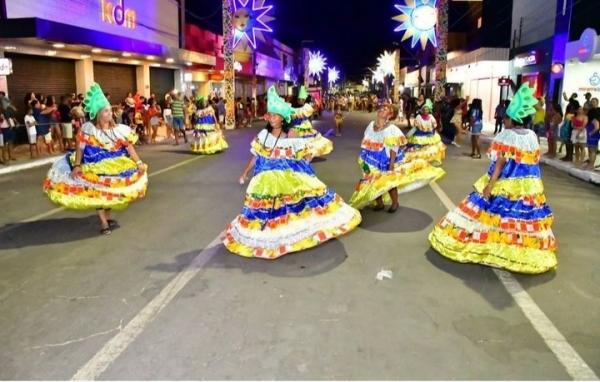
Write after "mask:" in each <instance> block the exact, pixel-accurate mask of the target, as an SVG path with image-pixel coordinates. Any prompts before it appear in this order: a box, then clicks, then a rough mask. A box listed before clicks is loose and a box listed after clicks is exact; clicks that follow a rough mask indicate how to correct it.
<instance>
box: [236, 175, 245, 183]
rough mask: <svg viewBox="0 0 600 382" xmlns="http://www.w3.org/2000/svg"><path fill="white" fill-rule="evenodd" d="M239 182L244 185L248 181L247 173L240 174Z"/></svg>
mask: <svg viewBox="0 0 600 382" xmlns="http://www.w3.org/2000/svg"><path fill="white" fill-rule="evenodd" d="M238 183H239V184H240V186H243V185H244V183H246V174H242V175H241V176H240V179H238Z"/></svg>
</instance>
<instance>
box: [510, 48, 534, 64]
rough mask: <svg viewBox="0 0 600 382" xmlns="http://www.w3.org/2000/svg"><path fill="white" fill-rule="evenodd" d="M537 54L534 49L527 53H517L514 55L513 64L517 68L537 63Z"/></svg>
mask: <svg viewBox="0 0 600 382" xmlns="http://www.w3.org/2000/svg"><path fill="white" fill-rule="evenodd" d="M537 63H538V54H537V52H536V51H535V50H532V51H531V52H529V53H524V54H519V55H518V56H516V57H515V66H516V67H517V68H523V67H525V66H531V65H537Z"/></svg>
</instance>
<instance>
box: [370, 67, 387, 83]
mask: <svg viewBox="0 0 600 382" xmlns="http://www.w3.org/2000/svg"><path fill="white" fill-rule="evenodd" d="M371 72H372V73H373V83H374V84H377V83H380V84H382V83H383V82H384V81H385V72H384V71H383V69H382V68H381V66H377V68H376V69H375V70H373V69H371Z"/></svg>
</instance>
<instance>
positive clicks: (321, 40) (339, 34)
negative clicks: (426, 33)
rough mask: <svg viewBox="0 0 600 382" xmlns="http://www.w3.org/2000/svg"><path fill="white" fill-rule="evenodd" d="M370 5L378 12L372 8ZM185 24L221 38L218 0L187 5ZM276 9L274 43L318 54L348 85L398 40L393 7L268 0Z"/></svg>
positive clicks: (321, 0) (324, 0)
mask: <svg viewBox="0 0 600 382" xmlns="http://www.w3.org/2000/svg"><path fill="white" fill-rule="evenodd" d="M374 2H377V3H380V4H381V6H378V7H373V6H372V5H371V4H373V3H374ZM187 3H188V4H187V7H188V10H189V11H190V12H191V13H188V18H187V19H188V22H191V23H196V24H199V25H201V26H202V27H205V28H207V29H210V30H212V31H215V32H218V33H221V25H220V23H221V15H220V13H218V12H217V14H215V12H216V11H217V9H220V4H221V1H220V0H201V1H198V2H192V1H188V2H187ZM269 3H270V4H275V8H274V12H273V14H274V16H275V18H276V20H275V22H274V30H275V32H274V33H275V37H276V38H277V39H278V40H280V41H282V42H284V43H285V44H288V45H290V46H292V47H294V48H299V47H300V46H301V44H302V41H303V40H312V41H314V42H312V43H306V46H308V47H309V48H312V49H317V50H321V51H322V52H323V54H324V55H325V56H326V57H327V58H328V63H329V64H330V65H335V66H336V67H338V69H341V70H342V75H345V76H346V77H347V79H354V80H360V79H361V78H362V77H363V75H364V74H365V72H366V70H367V69H366V67H367V66H370V67H374V66H375V64H376V60H377V56H378V55H379V54H380V53H381V52H382V51H383V50H384V49H393V48H394V45H393V42H394V41H400V35H399V34H396V33H394V32H393V30H394V27H395V25H397V23H396V22H395V21H393V20H392V19H391V17H392V16H394V15H396V14H398V13H399V12H397V11H396V10H395V8H394V6H393V2H392V1H382V0H375V1H360V2H354V1H353V2H350V1H347V0H346V1H342V0H318V1H315V0H271V1H269ZM211 15H212V17H208V16H211Z"/></svg>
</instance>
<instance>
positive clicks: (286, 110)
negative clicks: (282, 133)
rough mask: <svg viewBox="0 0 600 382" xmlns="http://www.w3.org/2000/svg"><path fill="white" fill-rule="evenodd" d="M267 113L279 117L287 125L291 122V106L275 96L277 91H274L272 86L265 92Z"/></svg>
mask: <svg viewBox="0 0 600 382" xmlns="http://www.w3.org/2000/svg"><path fill="white" fill-rule="evenodd" d="M267 111H268V112H269V113H275V114H279V115H281V116H282V117H283V119H285V121H286V122H287V123H290V122H291V120H292V114H293V113H294V109H293V108H292V105H290V104H289V103H287V102H285V101H284V100H283V98H281V97H280V96H279V94H277V90H275V87H274V86H271V87H270V88H269V90H268V91H267Z"/></svg>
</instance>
